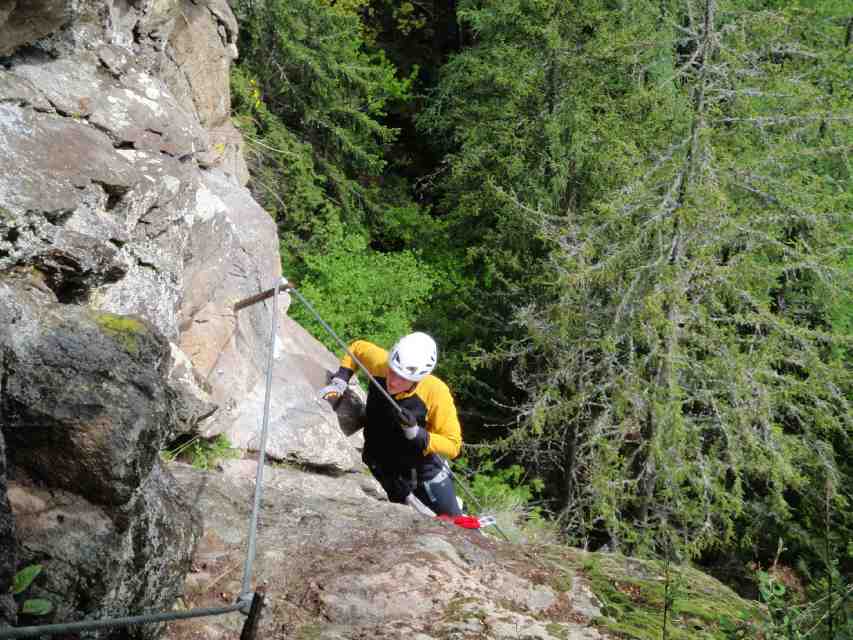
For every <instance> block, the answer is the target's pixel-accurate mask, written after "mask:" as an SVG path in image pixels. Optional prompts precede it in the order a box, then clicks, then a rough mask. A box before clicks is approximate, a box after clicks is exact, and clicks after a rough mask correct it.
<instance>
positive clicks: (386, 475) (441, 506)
mask: <svg viewBox="0 0 853 640" xmlns="http://www.w3.org/2000/svg"><path fill="white" fill-rule="evenodd" d="M367 466H368V467H369V468H370V472H371V473H372V474H373V477H374V478H376V479H377V480H378V481H379V484H381V485H382V488H383V489H385V493H387V494H388V499H389V500H390V501H391V502H397V503H400V504H405V502H406V498H407V497H408V495H409V494H410V493H414V494H415V497H416V498H417V499H418V500H420V501H421V502H423V503H424V504H425V505H426V506H428V507H429V508H430V509H432V510H433V511H435V513H436V514H437V515H448V516H460V515H462V510H461V509H460V508H459V503H458V501H457V500H456V491H455V490H454V488H453V478H452V477H451V475H450V470H449V469H442V470H441V471H439V472H438V474H436V475H435V476H433V477H432V478H431V479H429V480H421V481H418V478H417V474H416V473H410V474H405V473H400V472H399V471H397V472H389V471H387V470H385V469H383V468H382V467H381V466H379V465H378V464H375V463H371V462H368V463H367Z"/></svg>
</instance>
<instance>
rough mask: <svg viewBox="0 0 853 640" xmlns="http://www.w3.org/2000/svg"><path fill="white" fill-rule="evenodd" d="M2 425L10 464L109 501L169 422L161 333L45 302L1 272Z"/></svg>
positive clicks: (130, 482)
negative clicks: (19, 288) (16, 286)
mask: <svg viewBox="0 0 853 640" xmlns="http://www.w3.org/2000/svg"><path fill="white" fill-rule="evenodd" d="M0 321H2V326H0V348H2V351H3V379H4V393H3V398H2V405H3V409H2V410H3V417H4V421H3V430H4V434H5V436H6V441H7V447H8V449H9V452H10V455H11V456H12V459H13V460H14V462H15V464H16V465H20V466H22V467H24V468H26V469H27V470H28V472H29V473H30V474H31V475H32V476H33V477H34V478H35V479H37V480H38V481H40V482H43V483H44V484H45V485H47V486H50V487H56V488H60V489H65V490H68V491H75V492H78V493H80V494H81V495H84V496H86V499H87V500H88V501H90V502H92V503H94V504H100V505H105V506H107V507H116V506H119V505H123V504H125V503H127V502H128V500H130V498H131V496H132V495H133V494H134V493H135V492H136V490H137V488H138V487H139V486H140V485H141V484H142V483H143V482H144V481H145V479H146V478H147V476H148V474H149V473H150V470H151V468H152V466H153V465H154V463H155V461H156V459H157V456H158V452H159V450H160V448H161V446H162V444H163V442H164V439H165V437H166V435H167V434H168V431H169V424H170V422H171V419H172V414H171V411H172V409H171V404H172V396H173V394H174V391H172V390H171V389H169V388H168V387H167V385H166V383H165V375H166V372H167V368H168V365H169V362H170V351H169V345H168V342H167V341H166V340H165V339H164V338H163V337H162V336H161V335H160V334H159V333H157V332H156V330H155V329H154V328H153V327H152V326H151V325H150V324H149V323H147V322H146V321H144V320H143V319H141V318H134V317H129V316H118V315H114V314H109V313H101V312H96V311H92V310H89V309H86V308H83V307H75V306H72V305H62V304H49V303H45V302H44V301H43V300H38V299H36V298H35V297H34V296H32V295H31V294H29V293H27V292H21V291H16V290H15V289H13V288H12V287H10V286H9V285H8V284H6V283H3V282H0Z"/></svg>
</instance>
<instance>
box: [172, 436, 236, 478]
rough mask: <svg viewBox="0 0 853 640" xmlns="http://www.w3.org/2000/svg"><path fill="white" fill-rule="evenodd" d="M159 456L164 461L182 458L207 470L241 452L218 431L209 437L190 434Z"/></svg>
mask: <svg viewBox="0 0 853 640" xmlns="http://www.w3.org/2000/svg"><path fill="white" fill-rule="evenodd" d="M161 456H162V457H163V459H164V460H165V461H166V462H173V461H174V460H178V459H182V460H186V461H187V462H189V463H190V464H191V465H192V466H193V467H194V468H196V469H201V470H203V471H209V470H211V469H215V468H216V465H217V464H218V463H219V462H220V461H222V460H230V459H231V460H233V459H235V458H240V457H241V456H242V453H241V452H240V450H239V449H235V448H233V447H232V446H231V442H230V441H229V440H228V438H227V437H226V436H225V435H224V434H221V433H220V434H219V435H218V436H216V437H214V438H211V439H205V438H202V437H201V436H197V435H196V436H192V437H190V438H188V439H186V440H183V441H180V442H178V443H176V444H175V445H174V446H173V447H172V448H171V449H167V450H166V451H163V452H162V453H161Z"/></svg>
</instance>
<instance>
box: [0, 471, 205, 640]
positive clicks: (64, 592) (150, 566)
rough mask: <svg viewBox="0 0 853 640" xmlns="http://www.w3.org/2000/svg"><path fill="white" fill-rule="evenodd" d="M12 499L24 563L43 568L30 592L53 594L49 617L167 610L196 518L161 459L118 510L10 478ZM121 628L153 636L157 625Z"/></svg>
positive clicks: (178, 586) (192, 544) (194, 535)
mask: <svg viewBox="0 0 853 640" xmlns="http://www.w3.org/2000/svg"><path fill="white" fill-rule="evenodd" d="M10 500H11V503H12V508H13V510H14V511H15V515H16V518H17V521H18V523H19V525H18V536H19V538H20V540H21V541H22V542H25V543H26V544H25V545H24V546H23V547H22V552H21V561H22V563H23V564H28V563H35V562H38V563H40V564H42V566H43V567H44V568H43V571H42V573H41V575H40V577H39V579H38V580H37V581H36V583H34V586H33V587H31V588H30V590H29V591H28V595H31V596H33V597H42V598H46V599H48V600H50V601H51V602H52V603H53V604H54V607H55V610H54V612H53V614H52V618H53V620H54V621H57V622H59V621H62V622H66V621H74V620H80V619H82V618H102V617H119V616H127V615H136V614H138V613H139V612H142V611H164V610H169V609H170V608H171V606H172V603H173V602H174V600H175V598H176V597H177V596H178V595H180V593H181V591H182V589H183V585H182V581H183V576H184V575H185V574H186V573H187V571H188V569H189V565H190V560H191V557H192V554H193V553H194V551H195V548H196V545H197V543H198V540H199V537H200V534H201V526H200V525H201V520H200V516H199V514H198V513H197V512H196V511H195V510H194V509H193V508H192V506H191V505H190V504H189V503H188V502H187V501H186V499H185V497H184V496H183V495H181V493H180V491H179V490H178V488H177V486H176V485H175V482H174V479H173V478H172V477H171V475H170V474H169V473H168V472H165V471H164V470H163V469H161V467H160V466H159V464H155V465H154V466H153V467H152V469H151V473H150V474H148V476H147V478H146V479H145V481H144V482H143V483H142V485H140V487H139V488H138V489H137V490H136V491H135V492H134V494H133V496H132V497H131V499H130V500H129V501H128V502H127V504H125V505H123V506H122V507H121V508H119V509H117V510H109V509H105V508H104V507H101V506H98V505H94V504H92V503H90V502H88V501H87V500H85V499H84V498H83V497H81V496H79V495H75V494H72V493H70V492H67V491H63V490H58V489H54V490H50V491H48V490H46V489H43V488H39V487H37V486H35V485H33V484H31V483H29V482H27V483H24V482H17V481H16V482H12V483H11V489H10ZM49 621H50V620H41V621H40V622H41V623H45V622H49ZM123 631H125V632H126V633H127V634H128V635H127V636H122V637H128V638H153V637H156V636H157V635H158V632H159V631H161V629H159V628H157V627H156V625H155V626H154V628H152V626H150V625H147V626H144V627H129V628H127V629H126V630H123ZM90 633H91V632H90ZM87 637H114V636H112V635H109V632H105V631H102V632H99V633H91V635H89V636H87Z"/></svg>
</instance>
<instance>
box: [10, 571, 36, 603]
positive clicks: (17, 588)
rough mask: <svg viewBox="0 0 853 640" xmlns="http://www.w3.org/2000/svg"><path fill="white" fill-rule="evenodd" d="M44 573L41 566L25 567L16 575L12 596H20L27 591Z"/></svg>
mask: <svg viewBox="0 0 853 640" xmlns="http://www.w3.org/2000/svg"><path fill="white" fill-rule="evenodd" d="M41 571H42V566H41V565H40V564H31V565H29V566H27V567H24V568H23V569H21V570H20V571H18V572H17V573H16V574H15V579H14V581H13V582H12V595H15V596H17V595H19V594H21V593H23V592H24V591H26V590H27V589H28V588H29V587H30V585H31V584H32V583H33V580H35V579H36V578H37V577H38V575H39V574H40V573H41Z"/></svg>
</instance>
